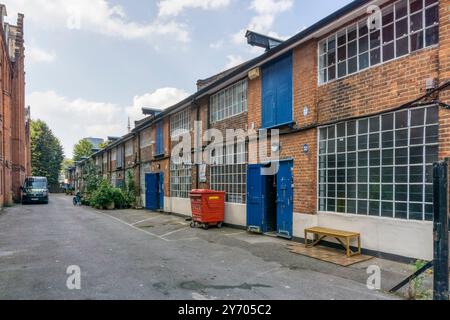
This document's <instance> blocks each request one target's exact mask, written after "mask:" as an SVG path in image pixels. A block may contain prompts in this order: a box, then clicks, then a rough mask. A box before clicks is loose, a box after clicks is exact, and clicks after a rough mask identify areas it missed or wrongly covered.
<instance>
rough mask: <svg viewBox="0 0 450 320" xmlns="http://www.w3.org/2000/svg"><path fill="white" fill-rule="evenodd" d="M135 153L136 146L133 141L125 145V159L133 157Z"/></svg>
mask: <svg viewBox="0 0 450 320" xmlns="http://www.w3.org/2000/svg"><path fill="white" fill-rule="evenodd" d="M133 153H134V144H133V140H130V141H127V142H126V143H125V157H126V158H127V157H131V156H132V155H133Z"/></svg>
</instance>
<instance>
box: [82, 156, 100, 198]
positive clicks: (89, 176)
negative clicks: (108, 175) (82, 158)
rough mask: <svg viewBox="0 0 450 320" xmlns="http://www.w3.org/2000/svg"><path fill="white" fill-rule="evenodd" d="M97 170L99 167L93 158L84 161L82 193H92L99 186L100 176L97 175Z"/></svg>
mask: <svg viewBox="0 0 450 320" xmlns="http://www.w3.org/2000/svg"><path fill="white" fill-rule="evenodd" d="M98 171H99V168H98V166H97V165H95V163H94V161H93V160H89V161H87V162H86V163H85V165H84V167H83V180H84V190H83V192H84V193H87V194H92V193H93V192H94V191H96V190H97V189H98V188H99V186H100V182H101V178H100V177H99V175H98Z"/></svg>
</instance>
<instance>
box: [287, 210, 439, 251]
mask: <svg viewBox="0 0 450 320" xmlns="http://www.w3.org/2000/svg"><path fill="white" fill-rule="evenodd" d="M317 226H320V227H324V228H332V229H339V230H346V231H354V232H359V233H361V240H362V246H363V248H365V249H370V250H375V251H379V252H384V253H391V254H395V255H399V256H403V257H409V258H416V259H423V260H432V259H433V224H432V223H431V222H423V221H407V220H398V219H389V218H377V217H369V216H355V215H349V214H340V213H336V214H330V213H319V214H318V215H307V214H299V213H295V214H294V237H299V238H304V237H305V236H304V231H305V229H306V228H309V227H317Z"/></svg>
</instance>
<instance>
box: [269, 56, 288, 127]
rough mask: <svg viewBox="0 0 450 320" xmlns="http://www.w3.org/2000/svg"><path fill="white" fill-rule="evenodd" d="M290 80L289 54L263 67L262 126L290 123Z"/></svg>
mask: <svg viewBox="0 0 450 320" xmlns="http://www.w3.org/2000/svg"><path fill="white" fill-rule="evenodd" d="M292 82H293V81H292V55H291V54H289V55H287V56H284V57H283V58H281V59H278V60H277V61H275V62H272V63H270V64H268V65H266V66H264V67H263V70H262V127H263V128H271V127H276V126H279V125H286V124H290V123H292V121H293V114H292V113H293V112H292V100H293V97H292Z"/></svg>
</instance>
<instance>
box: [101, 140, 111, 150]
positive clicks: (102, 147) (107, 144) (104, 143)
mask: <svg viewBox="0 0 450 320" xmlns="http://www.w3.org/2000/svg"><path fill="white" fill-rule="evenodd" d="M107 146H109V141H104V142H102V143H100V145H99V147H100V149H105V148H106V147H107Z"/></svg>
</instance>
